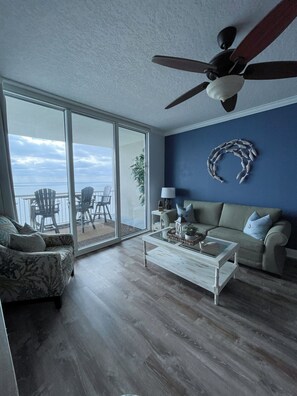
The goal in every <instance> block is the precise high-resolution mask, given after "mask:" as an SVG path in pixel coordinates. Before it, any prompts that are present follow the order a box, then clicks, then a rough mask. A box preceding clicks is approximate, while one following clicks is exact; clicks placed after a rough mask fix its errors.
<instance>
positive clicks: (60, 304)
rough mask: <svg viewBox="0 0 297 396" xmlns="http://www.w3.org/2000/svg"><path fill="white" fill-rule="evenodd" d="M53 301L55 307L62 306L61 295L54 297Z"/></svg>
mask: <svg viewBox="0 0 297 396" xmlns="http://www.w3.org/2000/svg"><path fill="white" fill-rule="evenodd" d="M54 303H55V307H56V308H57V309H60V308H61V307H62V297H61V296H57V297H54Z"/></svg>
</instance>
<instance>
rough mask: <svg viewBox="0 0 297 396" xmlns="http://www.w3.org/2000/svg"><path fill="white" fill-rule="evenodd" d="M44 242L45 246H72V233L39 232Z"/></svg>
mask: <svg viewBox="0 0 297 396" xmlns="http://www.w3.org/2000/svg"><path fill="white" fill-rule="evenodd" d="M40 235H41V236H42V238H43V240H44V242H45V244H46V247H53V246H63V245H64V246H65V245H67V246H69V245H70V246H72V247H74V241H73V235H72V234H54V235H51V234H40Z"/></svg>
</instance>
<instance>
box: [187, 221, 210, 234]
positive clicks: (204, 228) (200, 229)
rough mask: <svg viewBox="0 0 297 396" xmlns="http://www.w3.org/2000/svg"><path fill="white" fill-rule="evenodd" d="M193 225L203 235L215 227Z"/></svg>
mask: <svg viewBox="0 0 297 396" xmlns="http://www.w3.org/2000/svg"><path fill="white" fill-rule="evenodd" d="M192 224H193V225H194V226H195V227H197V228H198V232H200V233H201V234H207V233H208V231H209V230H211V229H212V228H214V227H215V226H212V225H208V224H202V223H192Z"/></svg>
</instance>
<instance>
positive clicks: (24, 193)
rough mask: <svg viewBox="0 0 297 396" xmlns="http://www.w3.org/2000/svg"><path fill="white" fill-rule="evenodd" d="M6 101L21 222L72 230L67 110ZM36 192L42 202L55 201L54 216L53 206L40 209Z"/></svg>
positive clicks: (44, 229)
mask: <svg viewBox="0 0 297 396" xmlns="http://www.w3.org/2000/svg"><path fill="white" fill-rule="evenodd" d="M6 103H7V119H8V131H9V135H8V137H9V147H10V158H11V166H12V173H13V181H14V192H15V198H16V208H17V213H18V218H19V222H20V223H21V224H24V223H28V224H30V225H31V226H32V227H34V228H35V229H36V230H40V231H42V232H69V230H70V228H69V205H68V202H69V199H68V187H67V170H66V145H65V133H64V112H63V111H62V110H60V109H55V108H51V107H46V106H42V105H39V104H36V103H31V102H28V101H25V100H20V99H17V98H13V97H7V98H6ZM37 194H38V199H39V200H40V203H42V201H44V203H45V205H46V201H47V200H48V201H52V202H53V204H54V210H53V215H52V216H51V213H50V208H49V213H46V212H41V211H40V207H39V206H38V205H37V201H36V199H37ZM52 194H54V200H53V199H52V198H53V195H52ZM47 214H48V216H47ZM56 225H58V227H57V226H56Z"/></svg>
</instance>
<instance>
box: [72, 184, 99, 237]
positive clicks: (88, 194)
mask: <svg viewBox="0 0 297 396" xmlns="http://www.w3.org/2000/svg"><path fill="white" fill-rule="evenodd" d="M93 193H94V188H93V187H85V188H83V189H82V190H81V194H80V196H79V197H76V198H77V200H78V204H77V205H76V207H75V209H76V213H80V218H79V219H78V220H79V221H80V223H81V229H82V232H85V227H84V225H85V224H86V223H90V222H91V223H92V227H93V228H94V230H95V229H96V227H95V225H94V220H93V218H92V215H91V213H90V209H92V208H93V207H94V199H93Z"/></svg>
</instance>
